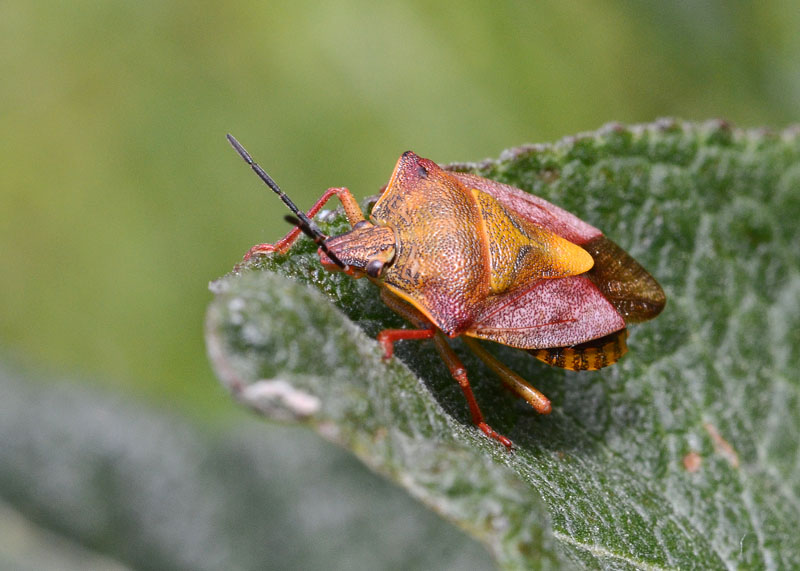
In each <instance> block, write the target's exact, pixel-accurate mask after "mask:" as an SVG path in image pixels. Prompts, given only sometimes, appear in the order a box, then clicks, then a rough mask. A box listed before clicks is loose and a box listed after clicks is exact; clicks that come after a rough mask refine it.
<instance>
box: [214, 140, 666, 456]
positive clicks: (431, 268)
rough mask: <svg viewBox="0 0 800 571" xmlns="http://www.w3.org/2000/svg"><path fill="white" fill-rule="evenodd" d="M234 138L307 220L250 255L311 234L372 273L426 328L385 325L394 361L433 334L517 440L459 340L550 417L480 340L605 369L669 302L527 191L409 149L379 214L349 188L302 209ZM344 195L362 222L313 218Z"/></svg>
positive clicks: (623, 256) (324, 258)
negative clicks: (453, 341)
mask: <svg viewBox="0 0 800 571" xmlns="http://www.w3.org/2000/svg"><path fill="white" fill-rule="evenodd" d="M228 140H229V141H230V143H231V145H233V147H234V148H235V149H236V151H237V152H238V153H239V154H240V155H241V156H242V158H243V159H244V160H245V161H246V162H247V163H248V164H249V165H250V167H251V168H252V169H253V170H254V171H255V172H256V174H258V176H259V177H260V178H261V179H262V180H263V181H264V182H265V183H266V184H267V185H268V186H269V187H270V188H271V189H272V190H273V191H275V192H276V193H277V194H278V196H279V197H280V198H281V200H283V202H284V203H285V204H286V205H287V206H288V207H289V209H290V210H291V211H292V212H293V214H294V216H295V217H296V218H294V217H291V216H287V219H288V220H289V221H290V222H292V223H293V224H294V225H295V226H296V227H295V228H293V229H292V230H291V231H290V232H289V233H288V234H287V235H286V236H284V237H283V238H282V239H281V240H279V241H278V242H276V243H275V244H259V245H256V246H253V248H251V249H250V251H249V252H248V253H247V254H246V255H245V259H248V258H250V257H251V256H253V255H257V254H268V253H270V252H281V253H285V252H286V251H288V250H289V248H290V247H291V246H292V244H293V243H294V241H295V240H296V239H297V237H298V235H299V233H300V232H301V231H302V232H304V233H305V234H307V235H308V236H309V237H310V238H312V239H313V240H314V241H315V242H316V243H317V244H318V245H319V256H320V261H321V263H322V265H323V266H324V267H325V268H326V269H328V270H332V271H344V272H345V273H347V274H348V275H350V276H352V277H354V278H360V277H364V276H366V277H367V278H368V279H369V280H370V281H372V282H373V283H375V284H376V285H378V286H379V287H380V288H381V289H380V292H381V298H382V299H383V301H384V302H385V303H386V305H388V306H389V307H390V308H391V309H392V310H393V311H395V312H396V313H398V314H399V315H400V316H402V317H403V318H405V319H406V320H407V321H409V322H410V323H411V324H412V325H413V326H414V327H415V328H414V329H387V330H385V331H382V332H381V333H380V334H379V335H378V341H379V342H380V344H381V345H382V347H383V349H384V356H385V358H387V359H388V358H391V356H392V353H393V347H394V343H395V342H397V341H400V340H403V339H432V340H433V342H434V345H435V347H436V350H437V351H438V352H439V354H440V355H441V357H442V359H443V360H444V362H445V364H446V365H447V368H448V369H449V370H450V374H451V375H452V376H453V378H454V379H455V380H456V381H457V382H458V384H459V386H460V387H461V390H462V391H463V393H464V396H465V398H466V400H467V404H468V405H469V409H470V413H471V415H472V421H473V422H474V423H475V425H476V426H477V427H478V428H480V430H482V431H483V432H484V433H485V434H486V435H487V436H488V437H489V438H493V439H495V440H497V441H499V442H500V443H502V444H503V445H505V446H506V447H507V448H509V449H511V447H512V443H511V441H510V440H509V439H508V438H506V437H505V436H503V435H502V434H499V433H498V432H496V431H495V430H494V429H492V428H491V427H490V426H489V425H488V424H487V423H486V422H485V420H484V417H483V414H482V413H481V410H480V407H479V406H478V403H477V401H476V400H475V397H474V395H473V393H472V389H471V387H470V384H469V380H468V379H467V371H466V369H465V368H464V365H463V364H462V363H461V361H460V360H459V359H458V357H457V356H456V353H455V352H454V351H453V349H452V348H451V347H450V345H449V344H448V342H447V337H458V336H461V337H462V338H463V339H464V341H465V343H466V344H467V346H468V347H469V348H470V349H472V351H473V352H475V353H476V355H477V356H478V357H479V358H480V359H481V360H483V361H484V362H485V363H486V364H487V365H488V366H489V367H490V368H491V369H492V370H493V371H495V373H497V375H498V376H499V377H500V379H501V380H502V381H503V383H504V384H505V385H506V386H507V387H508V388H509V389H511V391H512V392H514V393H515V394H517V395H518V396H520V397H522V398H524V399H525V400H526V401H527V402H528V403H529V404H530V405H531V406H532V407H533V408H534V409H535V410H536V411H538V412H539V413H542V414H547V413H549V412H550V410H551V405H550V401H549V399H548V398H547V397H546V396H544V395H543V394H542V393H541V392H539V391H538V390H536V389H535V388H534V387H532V386H531V385H530V384H528V383H527V382H526V381H525V380H524V379H523V378H522V377H520V376H519V375H517V374H516V373H515V372H514V371H512V370H511V369H509V368H508V367H507V366H506V365H504V364H503V363H501V362H500V361H499V360H497V359H496V358H495V357H493V356H492V355H491V354H490V353H489V352H488V351H486V349H484V348H483V347H482V346H481V345H480V344H479V343H478V342H477V341H476V339H485V340H489V341H495V342H497V343H501V344H503V345H509V346H511V347H516V348H519V349H524V350H527V351H528V352H529V353H531V354H532V355H533V356H534V357H536V358H537V359H539V360H541V361H544V362H545V363H548V364H550V365H553V366H555V367H561V368H564V369H570V370H575V371H588V370H596V369H600V368H602V367H606V366H608V365H611V364H613V363H615V362H616V361H617V360H618V359H619V358H620V357H621V356H622V355H623V354H624V353H625V352H626V351H627V346H626V338H627V329H626V326H627V324H628V323H635V322H641V321H646V320H648V319H652V318H653V317H655V316H656V315H658V314H659V313H660V312H661V310H662V309H663V308H664V304H665V303H666V297H665V296H664V291H663V290H662V289H661V286H660V285H659V284H658V282H656V281H655V279H653V277H652V276H650V274H648V273H647V271H645V269H644V268H642V266H640V265H639V264H638V263H637V262H636V261H635V260H634V259H633V258H632V257H631V256H630V255H628V254H627V253H626V252H625V251H624V250H623V249H622V248H620V247H619V246H617V245H616V244H615V243H614V242H612V241H611V240H609V239H608V238H606V237H605V236H603V234H602V232H600V230H598V229H597V228H594V227H593V226H591V225H589V224H587V223H586V222H584V221H582V220H581V219H580V218H578V217H576V216H574V215H573V214H570V213H569V212H567V211H566V210H563V209H561V208H559V207H558V206H555V205H553V204H551V203H549V202H547V201H546V200H544V199H542V198H539V197H537V196H534V195H531V194H528V193H526V192H524V191H522V190H520V189H518V188H514V187H511V186H508V185H505V184H501V183H499V182H496V181H492V180H489V179H485V178H482V177H479V176H476V175H472V174H466V173H459V172H451V171H447V170H444V169H442V168H441V167H439V166H438V165H437V164H436V163H434V162H433V161H430V160H428V159H423V158H420V157H418V156H417V155H415V154H414V153H412V152H411V151H408V152H406V153H404V154H403V155H402V156H401V157H400V159H399V160H398V161H397V165H396V166H395V169H394V172H393V173H392V177H391V179H390V180H389V183H388V184H387V185H386V187H385V188H384V190H383V192H382V193H381V195H380V197H379V198H378V200H377V202H376V203H375V205H374V207H373V209H372V212H371V213H370V216H369V218H365V217H364V215H363V213H362V212H361V208H360V207H359V205H358V202H357V201H356V200H355V198H354V197H353V195H352V194H351V193H350V191H349V190H347V189H346V188H329V189H328V190H327V191H326V192H325V193H324V194H323V195H322V197H320V199H319V200H317V202H316V203H315V204H314V205H313V206H312V207H311V209H309V211H308V212H307V213H303V212H302V211H301V210H300V209H299V208H298V207H297V206H295V204H294V203H293V202H292V201H291V200H290V199H289V197H288V196H286V194H284V193H283V191H282V190H281V189H280V188H278V186H277V185H276V184H275V182H274V181H273V180H272V179H271V178H270V176H269V175H268V174H267V173H266V172H265V171H264V170H263V169H262V168H261V167H260V166H258V164H256V163H255V162H254V161H253V159H252V158H251V157H250V155H249V154H248V153H247V151H245V150H244V148H243V147H242V146H241V145H240V144H239V143H238V142H237V141H236V139H234V138H233V137H232V136H230V135H228ZM333 196H337V197H338V198H339V200H340V201H341V203H342V206H343V207H344V212H345V215H346V216H347V219H348V221H349V222H350V224H351V226H352V229H351V230H350V231H349V232H346V233H345V234H342V235H340V236H332V237H328V236H326V235H324V234H323V233H322V232H321V231H320V230H319V229H318V228H317V226H316V224H314V222H313V221H312V218H313V216H314V215H315V214H316V213H317V212H319V210H320V209H321V208H322V206H323V205H324V204H325V203H326V202H327V201H328V200H329V199H330V198H331V197H333Z"/></svg>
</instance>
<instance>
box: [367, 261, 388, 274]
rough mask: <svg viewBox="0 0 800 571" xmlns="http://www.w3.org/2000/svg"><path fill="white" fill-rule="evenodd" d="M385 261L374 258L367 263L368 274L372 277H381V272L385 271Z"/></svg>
mask: <svg viewBox="0 0 800 571" xmlns="http://www.w3.org/2000/svg"><path fill="white" fill-rule="evenodd" d="M383 265H384V264H383V262H381V261H380V260H372V261H371V262H369V263H368V264H367V268H366V271H367V275H368V276H369V277H371V278H379V277H381V272H383Z"/></svg>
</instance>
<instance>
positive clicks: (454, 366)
mask: <svg viewBox="0 0 800 571" xmlns="http://www.w3.org/2000/svg"><path fill="white" fill-rule="evenodd" d="M381 298H382V299H383V301H384V303H386V305H388V306H389V307H390V308H391V309H392V310H393V311H394V312H395V313H397V314H398V315H400V316H401V317H404V318H405V319H407V320H408V321H410V322H411V323H413V324H414V325H416V326H417V327H419V329H387V330H386V331H381V333H380V334H379V335H378V341H379V342H380V343H381V345H383V349H384V352H385V353H384V358H389V357H391V356H392V353H393V349H394V346H393V343H394V342H395V341H398V340H400V339H431V338H432V339H433V343H434V345H435V347H436V350H437V351H438V352H439V355H441V357H442V360H443V361H444V363H445V365H447V368H448V370H449V371H450V375H451V376H452V377H453V378H454V379H455V380H456V382H457V383H458V386H459V387H461V392H463V393H464V398H466V399H467V404H468V405H469V412H470V415H471V416H472V422H473V423H474V424H475V425H476V426H477V427H478V428H480V429H481V431H482V432H483V433H484V434H485V435H486V436H488V437H489V438H491V439H493V440H497V441H498V442H500V444H502V445H503V446H505V447H506V448H508V450H509V451H511V450H512V447H513V444H512V442H511V440H509V439H508V438H506V437H505V436H503V435H502V434H500V433H499V432H496V431H495V430H494V429H493V428H492V427H491V426H489V425H488V424H486V422H485V421H484V420H483V413H481V409H480V407H479V406H478V401H476V400H475V395H474V394H473V393H472V387H471V386H470V384H469V379H467V370H466V369H465V368H464V365H462V364H461V361H459V359H458V357H457V356H456V354H455V351H453V349H452V348H451V347H450V345H449V344H448V343H447V340H446V339H445V338H444V335H442V334H441V333H440V332H439V331H437V330H436V328H435V326H434V325H433V323H431V322H430V320H428V318H427V317H425V316H424V315H423V314H422V312H420V311H419V310H418V309H417V308H415V307H414V306H412V305H411V304H409V303H408V302H405V301H403V300H402V299H400V298H399V297H397V296H396V295H394V294H393V293H391V292H389V290H387V289H386V288H382V289H381Z"/></svg>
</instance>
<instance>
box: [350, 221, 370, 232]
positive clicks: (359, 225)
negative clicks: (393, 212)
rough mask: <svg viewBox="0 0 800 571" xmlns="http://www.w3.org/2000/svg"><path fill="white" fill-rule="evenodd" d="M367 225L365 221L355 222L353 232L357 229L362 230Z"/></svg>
mask: <svg viewBox="0 0 800 571" xmlns="http://www.w3.org/2000/svg"><path fill="white" fill-rule="evenodd" d="M367 224H369V222H367V221H366V220H359V221H358V222H356V225H355V226H353V230H358V229H359V228H363V227H364V226H366V225H367Z"/></svg>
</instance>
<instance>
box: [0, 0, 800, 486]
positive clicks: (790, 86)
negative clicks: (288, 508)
mask: <svg viewBox="0 0 800 571" xmlns="http://www.w3.org/2000/svg"><path fill="white" fill-rule="evenodd" d="M798 30H800V7H798V5H797V3H796V2H793V1H790V0H783V1H782V0H769V1H762V2H752V3H751V2H743V1H739V2H723V1H716V2H704V3H687V2H682V3H677V2H633V1H606V2H590V1H577V2H566V3H565V2H519V1H516V2H512V1H499V2H498V1H494V2H478V1H466V0H460V1H459V2H423V1H405V2H388V3H378V2H371V1H364V0H352V1H341V2H338V1H333V2H308V1H303V0H295V1H293V2H239V3H218V2H203V1H201V2H181V1H167V2H151V1H143V2H119V1H108V2H86V1H82V0H77V1H74V2H55V1H49V0H39V1H37V2H20V1H17V2H14V1H12V2H4V3H2V4H0V66H1V67H0V70H1V71H2V81H1V82H0V131H1V132H2V133H3V136H2V139H0V145H2V148H0V173H2V179H1V180H2V183H1V184H2V187H1V188H0V243H1V245H0V268H2V277H0V304H2V305H1V306H0V344H1V345H2V356H3V360H5V361H6V362H8V363H11V364H13V366H15V367H20V368H22V369H24V370H33V371H36V373H35V374H32V375H31V382H40V381H38V379H39V378H40V377H42V378H45V379H46V378H63V377H71V378H78V379H87V380H86V381H85V382H86V384H87V385H88V386H89V387H90V390H97V391H107V390H108V385H111V391H112V392H114V393H120V392H121V393H122V394H125V395H133V398H134V400H135V401H136V402H138V403H139V404H140V405H141V404H142V403H144V406H146V407H147V408H148V409H154V410H156V411H159V414H162V413H163V414H165V415H167V416H171V415H174V416H176V417H180V418H182V419H187V418H188V419H189V421H190V422H191V423H192V425H199V426H201V427H203V428H202V430H208V431H211V432H214V431H216V430H221V429H225V430H229V429H230V427H231V426H236V425H237V423H239V422H241V421H242V419H243V418H244V417H246V416H247V413H246V412H245V411H241V410H239V409H237V408H236V407H235V406H234V405H233V404H232V403H231V401H230V399H229V398H228V397H227V396H226V394H225V393H224V392H223V390H222V389H221V388H220V387H219V385H218V384H217V382H216V380H215V379H214V376H213V374H212V372H211V370H210V368H209V365H208V362H207V359H206V357H205V348H204V344H203V337H202V334H203V318H204V311H205V306H206V304H207V303H208V302H209V300H210V298H211V295H210V294H209V292H208V291H207V284H208V282H209V280H212V279H214V278H216V277H218V276H220V275H222V274H224V273H226V272H228V271H229V270H230V269H231V267H232V266H233V265H234V264H235V263H236V262H237V261H238V260H239V259H240V258H241V256H242V254H243V253H244V252H245V251H246V250H247V249H248V248H249V247H250V246H251V245H252V244H254V243H257V242H264V241H274V240H275V239H277V238H279V237H280V236H282V235H283V233H284V232H285V231H286V230H287V227H286V224H285V222H283V220H282V217H283V214H284V211H283V209H282V205H281V204H280V203H279V202H278V201H277V200H276V199H275V198H274V196H271V195H269V194H268V192H267V191H266V190H265V189H264V188H263V187H262V186H261V185H260V183H259V182H258V180H257V179H256V177H255V176H253V174H252V173H251V172H250V171H249V170H248V169H247V168H246V167H245V165H244V164H243V163H242V162H241V160H240V159H239V158H238V157H237V156H236V155H235V154H234V152H233V151H232V150H231V149H230V147H229V146H228V145H227V143H226V142H225V138H224V135H225V133H227V132H231V133H233V134H235V135H236V136H237V137H238V138H239V140H240V141H242V143H243V144H244V145H245V146H246V147H247V148H248V149H249V150H250V151H251V153H252V154H253V155H254V156H255V157H256V159H257V160H259V162H261V164H262V165H263V166H265V167H266V168H267V169H268V170H269V172H270V173H271V174H272V176H273V177H274V178H275V179H276V180H277V181H278V182H279V184H281V186H282V187H283V188H284V190H286V191H287V192H288V193H289V194H291V195H292V196H293V197H294V198H295V201H296V202H297V203H298V204H300V205H301V206H308V205H310V204H311V202H312V201H313V200H314V199H315V198H316V197H318V196H319V195H320V193H321V192H322V191H323V190H324V189H325V188H327V187H328V186H348V187H349V188H350V189H351V190H353V192H354V193H355V194H356V196H357V197H359V198H361V197H364V196H366V195H369V194H372V193H374V192H375V191H376V190H377V189H378V188H379V187H380V186H381V185H383V184H384V183H385V182H386V181H387V180H388V177H389V175H390V173H391V171H392V168H393V166H394V163H395V161H396V159H397V157H398V156H399V155H400V154H401V153H402V152H403V151H405V150H407V149H413V150H414V151H416V152H417V153H419V154H421V155H423V156H426V157H430V158H432V159H434V160H436V161H437V162H450V161H469V160H479V159H482V158H484V157H487V156H496V155H497V154H498V153H499V152H500V151H501V150H502V149H504V148H507V147H510V146H515V145H518V144H521V143H526V142H543V141H553V140H556V139H558V138H560V137H562V136H565V135H570V134H575V133H577V132H580V131H585V130H591V129H595V128H597V127H599V126H601V125H602V124H603V123H606V122H609V121H619V122H623V123H635V122H647V121H652V120H654V119H656V118H658V117H662V116H676V117H680V118H684V119H690V120H691V119H701V120H702V119H708V118H716V117H720V118H725V119H727V120H729V121H731V122H732V123H734V124H735V125H738V126H744V127H750V126H762V125H764V126H772V127H782V126H784V125H786V124H789V123H792V122H796V121H797V120H798V117H800V34H798ZM41 382H43V383H44V382H52V381H44V380H43V381H41ZM263 432H264V438H269V436H268V433H269V427H264V429H263ZM281 442H282V443H283V444H282V445H283V446H285V447H286V448H287V449H290V448H291V447H292V446H293V444H292V440H291V437H285V438H284V439H283V440H281ZM279 445H281V444H279ZM353 469H354V470H355V469H357V468H353ZM364 477H368V476H364Z"/></svg>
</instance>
